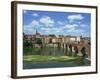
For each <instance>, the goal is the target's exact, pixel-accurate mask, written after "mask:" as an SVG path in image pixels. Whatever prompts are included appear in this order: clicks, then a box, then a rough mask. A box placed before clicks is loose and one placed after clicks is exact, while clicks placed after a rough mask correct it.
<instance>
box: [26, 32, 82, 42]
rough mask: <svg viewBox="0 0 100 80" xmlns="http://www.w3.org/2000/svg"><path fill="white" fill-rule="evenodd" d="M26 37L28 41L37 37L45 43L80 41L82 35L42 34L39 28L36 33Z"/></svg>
mask: <svg viewBox="0 0 100 80" xmlns="http://www.w3.org/2000/svg"><path fill="white" fill-rule="evenodd" d="M24 37H25V39H26V40H28V41H33V42H34V41H35V40H36V39H37V38H39V39H41V40H42V42H43V43H73V42H80V41H81V37H80V36H63V35H62V36H61V35H59V36H56V35H41V34H40V33H39V32H38V31H37V30H36V34H35V35H25V34H24Z"/></svg>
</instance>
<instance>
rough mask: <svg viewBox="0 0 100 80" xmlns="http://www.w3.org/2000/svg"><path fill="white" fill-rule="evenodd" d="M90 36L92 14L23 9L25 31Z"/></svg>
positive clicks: (27, 32)
mask: <svg viewBox="0 0 100 80" xmlns="http://www.w3.org/2000/svg"><path fill="white" fill-rule="evenodd" d="M36 29H37V30H38V32H39V33H40V34H42V35H49V34H55V35H73V36H81V35H82V36H85V37H90V30H91V14H90V13H75V12H52V11H34V10H23V32H24V33H25V34H35V33H36Z"/></svg>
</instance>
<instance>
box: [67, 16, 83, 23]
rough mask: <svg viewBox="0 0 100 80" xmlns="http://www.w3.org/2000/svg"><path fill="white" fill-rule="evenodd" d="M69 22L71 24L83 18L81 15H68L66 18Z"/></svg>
mask: <svg viewBox="0 0 100 80" xmlns="http://www.w3.org/2000/svg"><path fill="white" fill-rule="evenodd" d="M67 18H68V20H69V22H73V21H75V20H82V19H84V17H83V16H82V15H81V14H76V15H69V16H68V17H67Z"/></svg>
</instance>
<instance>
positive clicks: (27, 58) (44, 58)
mask: <svg viewBox="0 0 100 80" xmlns="http://www.w3.org/2000/svg"><path fill="white" fill-rule="evenodd" d="M77 60H80V57H69V56H41V55H27V56H24V61H26V62H27V61H32V62H45V61H58V62H73V61H77Z"/></svg>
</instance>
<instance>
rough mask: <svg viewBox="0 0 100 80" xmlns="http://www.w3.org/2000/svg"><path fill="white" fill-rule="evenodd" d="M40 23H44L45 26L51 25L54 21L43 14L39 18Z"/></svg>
mask: <svg viewBox="0 0 100 80" xmlns="http://www.w3.org/2000/svg"><path fill="white" fill-rule="evenodd" d="M40 23H42V24H44V25H45V26H46V27H53V26H54V23H55V22H54V20H53V19H51V17H49V16H43V17H42V18H41V19H40Z"/></svg>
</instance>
